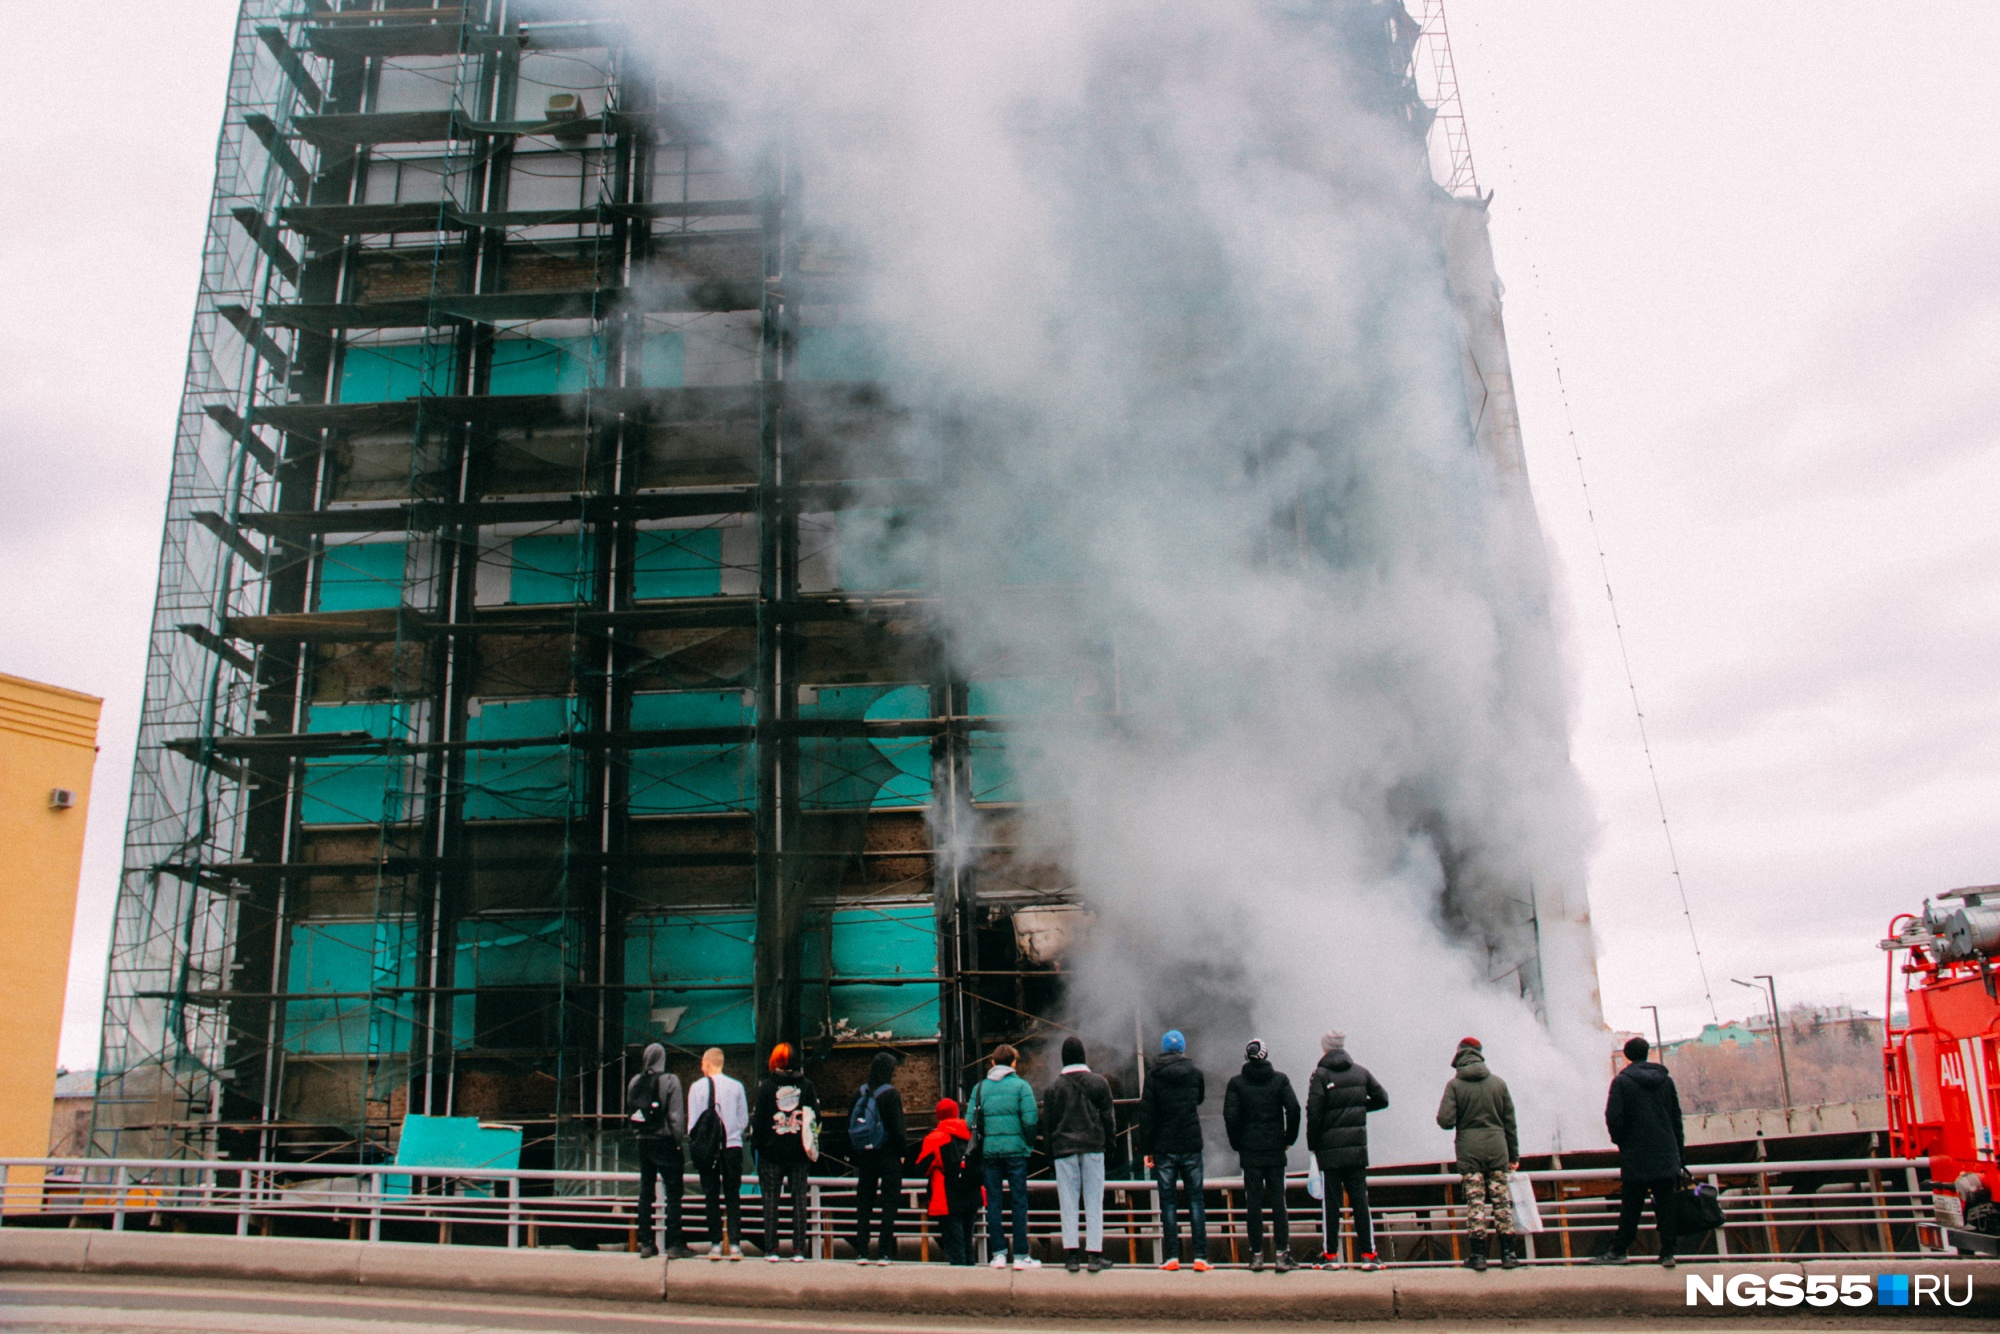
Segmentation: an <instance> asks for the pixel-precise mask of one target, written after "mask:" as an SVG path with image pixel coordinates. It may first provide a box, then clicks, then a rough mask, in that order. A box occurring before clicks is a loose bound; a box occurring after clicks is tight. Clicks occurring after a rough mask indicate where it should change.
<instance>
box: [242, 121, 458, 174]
mask: <svg viewBox="0 0 2000 1334" xmlns="http://www.w3.org/2000/svg"><path fill="white" fill-rule="evenodd" d="M245 119H246V120H247V119H248V118H247V117H246V118H245ZM463 126H464V122H463V121H462V120H461V119H460V117H459V116H458V115H457V114H456V113H454V112H453V111H451V110H450V109H448V108H447V109H446V110H443V111H329V112H322V113H320V114H318V115H313V116H295V117H293V119H292V128H293V129H294V130H296V131H297V132H298V133H299V134H301V135H303V136H305V137H306V138H307V139H310V140H311V141H312V142H313V143H316V144H320V145H324V146H338V147H342V148H359V147H362V146H363V145H366V144H418V143H437V142H440V141H442V140H446V139H456V138H462V137H464V132H463ZM301 193H304V192H303V191H301Z"/></svg>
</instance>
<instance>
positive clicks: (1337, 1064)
mask: <svg viewBox="0 0 2000 1334" xmlns="http://www.w3.org/2000/svg"><path fill="white" fill-rule="evenodd" d="M1319 1063H1320V1066H1321V1067H1322V1068H1323V1069H1327V1070H1347V1069H1351V1068H1352V1067H1353V1065H1354V1058H1353V1057H1352V1056H1349V1055H1348V1054H1347V1048H1345V1047H1335V1048H1334V1049H1333V1050H1332V1051H1330V1052H1328V1053H1327V1054H1326V1055H1324V1056H1322V1057H1320V1058H1319Z"/></svg>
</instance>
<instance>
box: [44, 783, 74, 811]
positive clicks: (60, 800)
mask: <svg viewBox="0 0 2000 1334" xmlns="http://www.w3.org/2000/svg"><path fill="white" fill-rule="evenodd" d="M74 805H76V793H74V792H72V791H71V790H70V789H68V788H66V787H57V788H50V789H49V809H50V810H52V811H66V810H68V809H69V808H70V807H72V806H74Z"/></svg>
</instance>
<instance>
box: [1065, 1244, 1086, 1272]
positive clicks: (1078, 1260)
mask: <svg viewBox="0 0 2000 1334" xmlns="http://www.w3.org/2000/svg"><path fill="white" fill-rule="evenodd" d="M1063 1268H1064V1269H1067V1270H1069V1272H1070V1273H1072V1274H1074V1273H1076V1272H1077V1271H1078V1270H1080V1269H1082V1268H1083V1252H1082V1251H1074V1250H1072V1251H1064V1252H1063Z"/></svg>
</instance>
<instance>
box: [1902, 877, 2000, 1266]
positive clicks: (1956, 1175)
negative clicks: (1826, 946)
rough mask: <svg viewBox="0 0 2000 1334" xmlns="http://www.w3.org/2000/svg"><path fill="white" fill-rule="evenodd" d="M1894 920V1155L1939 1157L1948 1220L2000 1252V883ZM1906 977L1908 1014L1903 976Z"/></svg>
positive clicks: (1968, 1240)
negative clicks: (1999, 1131)
mask: <svg viewBox="0 0 2000 1334" xmlns="http://www.w3.org/2000/svg"><path fill="white" fill-rule="evenodd" d="M1939 898H1940V900H1942V902H1940V903H1938V904H1935V905H1933V904H1932V903H1931V902H1930V901H1929V900H1925V902H1924V910H1923V911H1922V912H1921V913H1903V914H1901V915H1899V916H1897V917H1896V918H1895V919H1894V920H1893V921H1891V922H1890V923H1889V938H1888V939H1887V940H1884V941H1883V942H1882V948H1883V949H1884V950H1886V951H1888V958H1889V995H1888V1000H1889V1004H1888V1009H1887V1013H1888V1016H1889V1017H1888V1020H1887V1022H1886V1023H1885V1024H1884V1026H1883V1034H1884V1038H1883V1047H1882V1070H1883V1082H1884V1086H1885V1089H1886V1091H1887V1094H1888V1104H1889V1151H1890V1152H1891V1153H1892V1154H1895V1155H1896V1156H1898V1157H1904V1158H1928V1159H1930V1167H1931V1180H1932V1182H1933V1183H1934V1185H1933V1189H1934V1190H1935V1192H1936V1195H1935V1197H1934V1198H1935V1203H1936V1206H1937V1219H1938V1226H1939V1227H1940V1228H1941V1229H1942V1230H1943V1232H1944V1233H1945V1237H1944V1241H1945V1244H1946V1245H1948V1246H1953V1247H1956V1248H1957V1249H1958V1251H1959V1252H1960V1253H1961V1254H1977V1255H1993V1256H2000V1208H1996V1207H1995V1204H1994V1200H1995V1199H1996V1198H1997V1197H2000V1154H1996V1150H1995V1145H1994V1128H1995V1125H1996V1124H2000V885H1981V886H1977V887H1974V888H1970V889H1955V890H1952V891H1951V892H1950V893H1949V894H1942V895H1940V896H1939ZM1899 973H1900V974H1901V977H1902V983H1903V1005H1902V1006H1901V1007H1900V1008H1901V1009H1902V1010H1903V1016H1902V1017H1901V1018H1900V1019H1899V1018H1898V1016H1897V1010H1898V1008H1899V1007H1898V1006H1897V1005H1896V1003H1895V1002H1896V980H1897V975H1898V974H1899Z"/></svg>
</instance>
